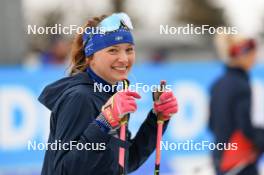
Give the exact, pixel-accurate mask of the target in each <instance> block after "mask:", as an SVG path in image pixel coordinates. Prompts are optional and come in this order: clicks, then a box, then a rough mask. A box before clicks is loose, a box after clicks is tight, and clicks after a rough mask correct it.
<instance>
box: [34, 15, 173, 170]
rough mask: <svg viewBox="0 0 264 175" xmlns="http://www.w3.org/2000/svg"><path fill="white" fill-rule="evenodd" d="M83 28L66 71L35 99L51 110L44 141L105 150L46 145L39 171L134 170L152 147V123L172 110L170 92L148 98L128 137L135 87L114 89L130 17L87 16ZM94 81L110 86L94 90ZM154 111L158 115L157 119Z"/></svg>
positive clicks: (128, 45) (123, 67)
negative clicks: (148, 105)
mask: <svg viewBox="0 0 264 175" xmlns="http://www.w3.org/2000/svg"><path fill="white" fill-rule="evenodd" d="M91 27H103V28H104V30H105V31H104V32H105V33H103V34H100V33H99V34H93V33H91V32H90V30H91ZM84 29H85V30H84V33H83V34H78V35H77V36H76V38H75V41H74V44H73V50H72V64H71V71H70V76H69V77H66V78H63V79H61V80H58V81H57V82H55V83H53V84H51V85H48V86H47V87H46V88H45V89H44V91H43V92H42V94H41V95H40V97H39V101H40V102H41V103H42V104H44V105H45V106H46V107H47V108H49V109H50V110H51V111H52V113H51V118H50V135H49V141H48V142H49V143H50V144H52V143H54V142H56V140H60V141H61V143H69V142H72V141H74V143H76V145H81V144H84V145H86V144H89V143H103V145H105V148H106V149H105V150H99V151H98V150H79V149H75V148H73V149H71V150H69V149H68V148H67V147H64V148H63V149H59V150H49V149H48V150H47V151H46V154H45V160H44V164H43V168H42V175H52V174H56V175H64V174H76V175H87V174H94V175H117V174H126V173H129V172H132V171H135V170H136V169H137V168H139V167H140V166H141V165H142V164H143V163H144V162H145V161H146V159H147V158H148V157H149V156H150V154H151V153H152V152H153V151H154V149H155V145H156V133H157V125H156V124H157V122H158V121H159V122H160V121H163V122H165V123H164V129H163V131H165V129H166V127H167V125H168V120H169V119H170V118H171V116H172V114H174V113H176V112H177V110H178V106H177V101H176V98H175V96H174V95H173V93H172V92H171V91H164V92H162V94H161V95H160V99H157V101H154V102H153V106H154V107H153V108H154V109H151V110H150V112H149V113H148V116H147V118H146V120H145V121H144V123H143V124H142V125H141V127H140V129H139V131H138V133H137V134H136V137H135V138H133V139H131V138H130V135H131V134H130V132H129V131H128V134H125V133H126V130H128V129H127V125H126V124H127V122H128V119H129V117H127V114H129V113H133V112H135V111H136V110H137V104H136V99H139V98H140V95H139V94H138V93H137V92H134V91H130V90H126V91H117V89H116V87H117V86H116V85H117V83H118V82H120V81H123V80H124V79H127V76H128V74H129V71H130V70H131V67H132V66H133V64H134V62H135V47H134V40H133V36H132V33H131V31H132V29H133V26H132V22H131V21H130V18H129V17H128V15H127V14H125V13H117V14H112V15H111V16H108V17H107V16H101V17H98V18H97V17H96V18H93V19H92V20H89V21H88V23H87V24H86V25H85V26H84ZM124 82H126V81H124ZM94 84H101V85H102V86H103V87H110V88H111V90H109V91H107V92H98V91H96V89H94ZM125 84H126V87H127V85H128V83H125ZM157 113H159V114H162V116H161V117H159V120H158V119H157ZM120 130H121V131H120ZM161 131H162V130H161ZM119 132H120V137H118V133H119ZM146 136H147V137H146ZM118 153H119V154H118Z"/></svg>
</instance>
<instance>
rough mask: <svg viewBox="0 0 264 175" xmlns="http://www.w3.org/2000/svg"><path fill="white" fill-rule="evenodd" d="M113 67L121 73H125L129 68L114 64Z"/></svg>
mask: <svg viewBox="0 0 264 175" xmlns="http://www.w3.org/2000/svg"><path fill="white" fill-rule="evenodd" d="M112 69H114V70H115V71H118V72H120V73H125V72H126V71H127V69H128V67H127V66H114V67H112Z"/></svg>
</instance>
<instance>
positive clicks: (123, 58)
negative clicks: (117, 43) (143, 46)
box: [118, 51, 128, 63]
mask: <svg viewBox="0 0 264 175" xmlns="http://www.w3.org/2000/svg"><path fill="white" fill-rule="evenodd" d="M118 61H120V62H125V63H127V62H128V55H127V53H126V52H125V51H122V52H120V54H119V56H118Z"/></svg>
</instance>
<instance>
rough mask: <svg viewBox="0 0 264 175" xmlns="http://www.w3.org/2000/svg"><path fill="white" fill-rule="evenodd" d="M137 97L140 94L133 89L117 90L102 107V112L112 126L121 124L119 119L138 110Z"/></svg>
mask: <svg viewBox="0 0 264 175" xmlns="http://www.w3.org/2000/svg"><path fill="white" fill-rule="evenodd" d="M135 98H137V99H139V98H141V97H140V95H139V94H138V93H136V92H132V91H122V92H117V93H116V94H115V95H113V96H112V97H111V98H110V99H109V100H108V101H107V102H106V104H105V105H104V106H103V107H102V114H103V116H104V117H105V119H106V120H107V122H108V123H109V124H110V125H111V127H112V128H115V127H117V126H119V121H120V120H121V119H122V118H123V117H124V116H125V115H126V114H128V113H132V112H135V111H136V110H137V104H136V100H135Z"/></svg>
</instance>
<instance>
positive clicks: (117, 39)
mask: <svg viewBox="0 0 264 175" xmlns="http://www.w3.org/2000/svg"><path fill="white" fill-rule="evenodd" d="M122 39H123V36H116V37H115V41H120V40H122Z"/></svg>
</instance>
